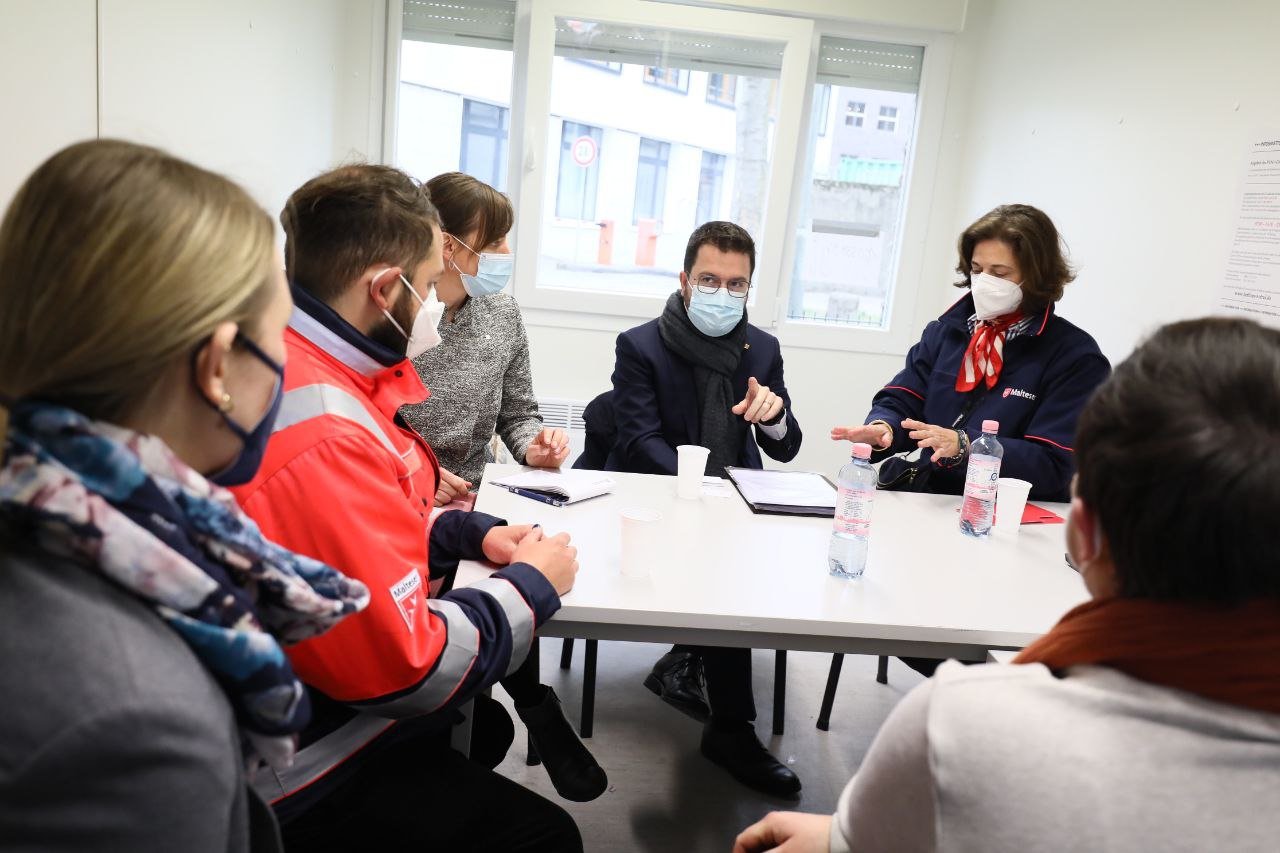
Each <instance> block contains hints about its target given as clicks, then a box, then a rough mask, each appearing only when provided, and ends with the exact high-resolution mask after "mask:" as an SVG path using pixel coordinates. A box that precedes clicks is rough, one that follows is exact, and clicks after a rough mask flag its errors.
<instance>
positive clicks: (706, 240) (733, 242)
mask: <svg viewBox="0 0 1280 853" xmlns="http://www.w3.org/2000/svg"><path fill="white" fill-rule="evenodd" d="M703 246H715V247H716V248H717V249H719V250H720V251H722V252H739V253H741V254H743V255H746V256H747V257H748V258H750V259H751V274H752V275H755V272H756V242H755V240H752V239H751V235H750V234H748V233H747V229H745V228H743V227H742V226H741V225H734V224H733V223H732V222H705V223H703V224H702V225H699V226H698V227H697V228H695V229H694V231H693V234H691V235H689V245H688V247H687V248H685V250H684V271H685V272H686V273H692V272H693V262H694V261H695V260H697V258H698V250H699V249H701V248H702V247H703Z"/></svg>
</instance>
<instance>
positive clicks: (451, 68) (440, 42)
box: [393, 0, 515, 191]
mask: <svg viewBox="0 0 1280 853" xmlns="http://www.w3.org/2000/svg"><path fill="white" fill-rule="evenodd" d="M443 11H444V8H443V6H442V4H441V3H440V2H424V0H407V2H405V4H404V15H403V19H402V23H401V42H400V45H399V47H400V51H399V65H400V81H399V88H398V91H397V111H396V133H395V138H396V145H395V158H394V161H393V162H394V164H395V165H396V166H398V167H399V168H401V169H404V170H405V171H406V172H408V173H409V174H411V175H413V176H414V177H415V178H417V179H418V180H420V181H426V180H429V179H431V178H433V177H435V176H436V175H439V174H440V173H442V172H453V171H459V172H466V173H467V174H469V175H472V176H474V177H476V178H478V179H479V180H482V181H484V182H485V183H487V184H490V185H492V186H494V187H497V188H498V189H499V190H503V191H505V190H506V189H507V160H508V159H509V158H508V135H509V126H510V110H509V109H508V108H509V107H510V105H511V70H512V49H511V48H512V37H513V34H514V31H515V4H514V3H508V2H503V0H470V2H469V3H468V8H467V9H466V10H465V13H463V14H453V15H446V14H442V12H443ZM460 68H465V69H467V73H465V74H460V73H458V69H460Z"/></svg>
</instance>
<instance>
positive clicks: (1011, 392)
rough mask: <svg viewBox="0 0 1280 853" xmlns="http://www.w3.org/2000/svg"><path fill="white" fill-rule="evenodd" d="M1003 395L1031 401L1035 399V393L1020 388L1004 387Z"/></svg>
mask: <svg viewBox="0 0 1280 853" xmlns="http://www.w3.org/2000/svg"><path fill="white" fill-rule="evenodd" d="M1004 396H1006V397H1022V398H1023V399H1026V400H1031V401H1033V402H1034V401H1035V399H1036V395H1035V394H1032V393H1031V392H1030V391H1023V390H1022V389H1021V388H1006V389H1004Z"/></svg>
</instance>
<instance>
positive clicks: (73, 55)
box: [0, 0, 384, 215]
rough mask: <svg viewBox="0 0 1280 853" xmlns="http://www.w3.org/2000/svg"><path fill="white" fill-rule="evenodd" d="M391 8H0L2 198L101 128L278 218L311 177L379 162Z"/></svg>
mask: <svg viewBox="0 0 1280 853" xmlns="http://www.w3.org/2000/svg"><path fill="white" fill-rule="evenodd" d="M383 9H384V4H383V3H382V2H380V0H273V2H271V3H259V2H252V0H222V2H218V3H210V2H206V0H171V2H165V3H156V2H152V0H98V2H97V3H96V4H95V3H94V2H92V0H58V2H57V3H47V2H37V0H0V16H2V21H0V120H2V121H3V125H4V127H5V132H4V134H3V141H2V142H0V145H3V150H2V153H3V156H2V157H0V200H3V202H4V203H7V202H8V199H9V196H10V195H11V193H12V191H13V189H14V188H16V186H17V184H18V183H19V182H20V181H21V180H22V179H23V178H24V177H25V176H26V174H27V173H29V172H30V171H31V169H33V168H34V167H35V166H36V165H38V164H39V162H40V161H42V160H44V159H45V158H46V157H48V156H49V155H50V154H52V153H53V152H54V151H56V150H57V149H58V148H60V147H62V146H63V145H65V144H67V143H69V142H72V141H75V140H77V139H83V138H89V137H92V136H94V134H95V131H96V129H97V128H98V127H100V128H101V134H102V135H103V136H111V137H121V138H125V139H130V140H134V141H138V142H144V143H148V144H153V145H158V146H160V147H163V148H165V149H167V150H169V151H170V152H172V153H174V154H176V155H179V156H181V157H185V158H187V159H190V160H192V161H194V162H195V163H197V164H199V165H201V166H204V167H206V168H210V169H213V170H215V171H219V172H222V173H224V174H226V175H228V176H229V177H231V178H233V179H234V180H236V181H238V182H240V183H241V184H243V185H244V186H245V187H246V188H247V189H249V191H250V192H251V193H253V195H254V196H255V197H256V198H257V199H258V201H259V202H261V203H262V204H263V206H264V207H266V209H267V210H268V211H269V212H271V213H272V214H273V215H274V214H275V213H276V212H278V211H279V210H280V208H281V206H282V205H283V203H284V200H285V199H286V198H287V197H288V194H289V193H290V192H292V190H293V189H295V188H296V187H297V186H298V185H299V184H301V183H302V182H303V181H305V180H306V179H307V178H310V177H312V176H313V175H315V174H316V173H318V172H320V171H323V170H324V169H327V168H329V167H330V166H332V165H334V164H335V163H337V162H341V161H344V160H351V159H362V158H365V157H366V155H367V156H370V157H374V158H376V157H377V155H378V154H379V149H380V145H381V109H382V90H381V86H382V73H383V72H382V68H383V64H382V50H383V48H382V43H383V32H384V30H383V27H384V23H383ZM95 31H96V32H97V42H96V43H95ZM99 46H100V50H99ZM99 86H100V87H101V109H100V112H99V110H98V107H97V90H98V87H99Z"/></svg>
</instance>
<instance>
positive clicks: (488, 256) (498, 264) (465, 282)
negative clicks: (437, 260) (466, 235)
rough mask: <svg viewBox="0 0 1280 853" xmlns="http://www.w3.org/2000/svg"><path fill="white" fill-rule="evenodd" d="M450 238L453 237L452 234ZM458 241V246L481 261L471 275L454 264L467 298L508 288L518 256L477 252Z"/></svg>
mask: <svg viewBox="0 0 1280 853" xmlns="http://www.w3.org/2000/svg"><path fill="white" fill-rule="evenodd" d="M449 236H451V237H453V235H452V234H450V235H449ZM453 239H454V240H457V242H458V245H460V246H462V248H464V249H466V250H467V251H468V252H470V253H471V254H473V255H475V256H476V257H477V258H479V259H480V263H479V265H478V266H477V267H476V274H475V275H469V274H468V273H465V272H463V271H462V270H461V269H458V265H457V264H454V265H453V268H454V269H455V270H458V276H459V277H460V278H461V279H462V289H463V290H465V291H466V292H467V296H488V295H489V294H491V293H498V292H499V291H501V290H502V289H503V288H505V287H506V286H507V283H508V282H510V281H511V271H512V270H513V269H514V268H515V265H516V256H515V255H513V254H511V253H507V254H505V255H501V254H498V253H497V252H477V251H476V250H475V249H473V248H471V247H470V246H468V245H467V244H466V243H464V242H462V241H461V240H458V238H457V237H453Z"/></svg>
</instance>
